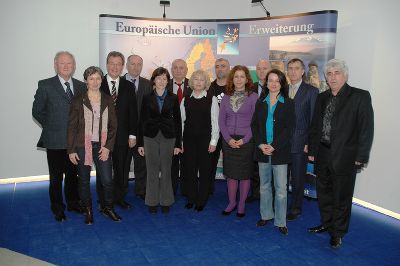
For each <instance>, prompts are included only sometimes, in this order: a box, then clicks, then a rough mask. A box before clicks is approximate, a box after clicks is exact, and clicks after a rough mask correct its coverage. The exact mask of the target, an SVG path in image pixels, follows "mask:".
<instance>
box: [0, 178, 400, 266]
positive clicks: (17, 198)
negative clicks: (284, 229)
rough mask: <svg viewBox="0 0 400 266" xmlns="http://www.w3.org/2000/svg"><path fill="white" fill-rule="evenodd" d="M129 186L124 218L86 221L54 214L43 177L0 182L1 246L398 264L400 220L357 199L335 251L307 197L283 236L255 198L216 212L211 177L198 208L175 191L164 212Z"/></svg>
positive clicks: (180, 258) (121, 259)
mask: <svg viewBox="0 0 400 266" xmlns="http://www.w3.org/2000/svg"><path fill="white" fill-rule="evenodd" d="M129 186H130V194H129V196H128V197H127V201H129V202H130V203H132V204H133V205H134V206H133V208H132V209H130V210H127V211H126V210H122V209H119V208H118V207H116V211H117V212H118V213H119V214H120V215H121V216H122V217H123V220H122V222H120V223H115V222H113V221H111V220H110V219H108V218H106V217H104V216H102V215H101V214H99V213H98V212H97V211H95V216H94V219H95V223H94V224H93V225H92V226H87V225H85V224H84V223H83V216H81V215H79V214H75V213H70V212H66V215H67V221H66V222H64V223H58V222H56V221H55V220H54V218H53V216H52V214H51V212H50V209H49V200H48V182H35V183H21V184H16V185H14V184H13V185H0V213H1V214H0V215H1V216H0V247H4V248H8V249H11V250H13V251H16V252H20V253H23V254H26V255H29V256H32V257H35V258H38V259H41V260H44V261H47V262H51V263H54V264H57V265H400V221H398V220H396V219H393V218H390V217H387V216H385V215H381V214H378V213H376V212H373V211H370V210H367V209H364V208H362V207H359V206H355V205H354V206H353V212H352V220H351V225H350V231H349V233H348V234H347V235H346V237H345V238H344V241H343V246H342V248H341V249H339V250H333V249H331V248H330V246H329V243H328V242H329V235H328V234H321V235H313V234H310V233H308V232H307V230H306V228H307V227H310V226H315V225H318V224H319V213H318V207H317V202H316V201H315V200H305V202H304V210H303V214H302V216H300V218H299V219H298V220H296V221H293V222H289V223H288V228H289V235H288V236H283V235H281V234H280V233H279V232H278V230H277V229H276V228H275V227H274V226H273V225H272V224H268V225H267V226H265V227H263V228H257V227H256V226H255V223H256V222H257V220H258V219H259V212H258V207H259V203H258V202H254V203H251V204H248V205H247V208H246V217H244V218H242V219H239V218H237V217H236V216H235V215H234V214H231V216H228V217H224V216H222V215H221V214H220V213H221V211H222V210H223V209H224V207H225V204H226V200H227V196H226V184H225V182H224V181H216V191H215V193H214V195H213V196H211V198H210V200H209V203H208V205H207V206H206V208H205V209H204V211H203V212H201V213H197V212H195V211H193V210H186V209H184V205H185V203H186V202H185V199H184V198H183V197H182V196H180V195H179V196H177V198H176V202H175V204H174V205H173V206H172V209H171V212H170V213H169V214H168V215H165V214H161V213H160V212H159V213H158V214H156V215H151V214H149V213H148V211H147V208H146V207H145V205H144V202H143V201H142V200H140V199H139V198H136V197H135V196H133V193H132V191H133V186H134V182H133V181H132V182H129ZM94 190H95V187H94V186H93V184H92V192H94ZM93 197H94V200H95V197H96V195H95V193H93Z"/></svg>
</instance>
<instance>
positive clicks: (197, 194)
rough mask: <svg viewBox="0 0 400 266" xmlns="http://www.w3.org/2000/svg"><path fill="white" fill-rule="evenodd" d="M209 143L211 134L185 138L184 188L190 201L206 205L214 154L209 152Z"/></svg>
mask: <svg viewBox="0 0 400 266" xmlns="http://www.w3.org/2000/svg"><path fill="white" fill-rule="evenodd" d="M209 143H210V137H209V136H205V137H196V138H185V139H184V140H183V149H184V153H183V161H184V164H185V173H184V178H183V190H184V191H185V193H186V196H187V198H188V202H190V203H195V204H196V205H197V206H205V205H206V203H207V199H208V195H209V193H210V182H211V180H212V177H211V176H210V172H211V171H210V170H211V158H212V154H210V153H209V152H208V146H209Z"/></svg>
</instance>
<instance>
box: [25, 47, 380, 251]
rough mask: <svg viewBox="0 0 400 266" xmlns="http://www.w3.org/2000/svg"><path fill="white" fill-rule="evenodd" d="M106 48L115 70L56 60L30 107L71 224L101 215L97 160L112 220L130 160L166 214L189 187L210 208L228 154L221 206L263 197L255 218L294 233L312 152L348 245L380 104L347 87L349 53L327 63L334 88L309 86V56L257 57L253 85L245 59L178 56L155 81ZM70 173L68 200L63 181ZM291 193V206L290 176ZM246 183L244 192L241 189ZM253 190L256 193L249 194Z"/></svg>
mask: <svg viewBox="0 0 400 266" xmlns="http://www.w3.org/2000/svg"><path fill="white" fill-rule="evenodd" d="M124 65H125V57H124V56H123V54H121V53H120V52H117V51H112V52H110V53H109V54H108V56H107V60H106V68H107V74H106V75H104V74H103V72H102V70H101V69H100V68H98V67H95V66H91V67H88V68H87V69H86V70H85V71H84V74H83V77H84V80H85V83H82V82H80V81H78V80H76V79H74V78H72V75H73V73H74V71H75V59H74V56H73V55H72V54H71V53H69V52H66V51H62V52H59V53H57V54H56V56H55V58H54V69H55V71H56V73H57V75H56V76H55V77H52V78H49V79H46V80H41V81H39V84H38V89H37V91H36V94H35V100H34V103H33V108H32V114H33V117H34V118H35V119H36V120H37V122H38V123H39V124H40V125H41V126H42V128H43V131H42V135H41V137H40V140H39V143H38V147H42V148H46V150H47V161H48V166H49V176H50V186H49V194H50V203H51V210H52V211H53V213H54V216H55V219H56V220H57V221H60V222H62V221H64V220H65V219H66V216H65V213H64V211H65V208H67V210H69V211H76V212H79V213H83V214H84V217H85V218H84V219H85V223H86V224H92V223H93V211H92V199H91V193H90V171H91V169H92V166H93V165H95V167H96V191H97V194H98V204H99V210H100V211H101V212H102V213H103V214H104V215H106V216H108V217H110V218H111V219H112V220H113V221H120V220H121V219H122V218H121V217H120V216H119V215H118V214H117V213H116V211H115V209H114V207H113V206H114V204H117V205H119V206H120V207H122V208H123V209H129V208H130V204H129V203H128V202H127V201H126V200H125V197H126V195H127V193H128V178H129V171H130V165H131V160H132V157H133V159H134V173H135V193H136V195H137V196H139V197H141V198H142V199H144V201H145V204H146V205H147V206H148V210H149V212H150V213H157V211H158V209H159V208H160V209H161V212H163V213H168V212H169V210H170V206H171V205H172V204H173V203H174V198H175V196H174V195H175V194H176V193H177V190H178V188H179V187H180V189H181V193H182V195H184V196H185V197H186V198H187V203H186V205H185V208H187V209H192V208H194V209H195V210H196V211H198V212H201V211H202V210H203V209H204V208H205V207H206V205H207V201H208V197H209V196H210V195H211V194H212V193H213V190H214V179H215V173H216V168H217V164H218V159H219V157H220V152H221V150H222V152H223V174H224V176H225V178H226V181H227V194H228V203H227V206H226V208H225V209H224V210H223V211H222V215H225V216H226V215H230V214H231V213H232V212H233V211H234V210H237V212H236V216H237V217H239V218H242V217H244V216H245V213H246V212H245V211H246V210H245V205H246V201H247V202H248V201H252V200H255V199H259V200H260V216H261V218H260V220H259V221H258V222H257V223H256V225H257V226H258V227H261V226H265V225H267V223H268V222H269V221H270V220H272V219H273V220H274V225H275V226H276V227H277V228H278V231H279V232H280V233H281V234H283V235H287V234H288V228H287V221H292V220H295V219H296V218H297V217H298V216H299V215H301V212H302V200H303V193H304V181H305V179H306V169H307V163H308V161H309V160H310V161H314V162H315V164H316V167H315V169H316V170H315V171H316V175H317V179H316V180H317V183H316V184H317V194H318V203H319V208H320V213H321V225H319V226H317V227H312V228H309V229H308V230H309V231H310V232H312V233H321V232H325V231H329V233H330V235H331V240H330V244H331V246H332V247H334V248H337V247H340V245H341V243H342V237H343V236H344V234H345V233H346V232H347V230H348V226H349V220H350V213H351V203H352V196H353V191H354V184H355V176H356V173H357V170H359V169H360V168H362V167H363V166H364V164H365V163H367V162H368V158H369V152H370V148H371V145H372V139H373V110H372V104H371V98H370V95H369V93H368V92H367V91H364V90H360V89H357V88H354V87H351V86H349V85H348V84H347V79H348V68H347V66H346V64H345V62H344V61H342V60H338V59H332V60H330V61H329V62H328V63H327V64H326V66H325V69H324V73H325V76H326V79H327V83H328V85H329V87H330V89H329V90H327V91H325V92H323V93H321V94H319V91H318V89H317V88H315V87H313V86H311V85H309V84H307V83H306V82H305V81H304V80H305V71H306V69H305V65H304V62H303V61H302V60H301V59H298V58H294V59H291V60H290V61H288V63H287V75H286V74H285V73H283V72H281V71H280V70H277V69H271V66H270V63H269V61H268V60H265V59H262V60H259V61H258V62H257V65H256V74H257V78H258V81H257V82H254V83H253V80H252V78H251V75H250V71H249V69H248V68H247V67H246V66H242V65H236V66H234V67H232V68H231V67H230V64H229V61H228V60H226V59H224V58H219V59H217V60H216V62H215V75H216V79H215V80H214V81H213V82H210V77H209V75H208V73H207V72H206V71H204V70H197V71H194V72H193V73H192V74H191V76H190V78H189V79H188V78H187V77H186V76H187V72H188V68H187V65H186V62H185V61H184V60H182V59H176V60H174V61H173V62H172V67H171V74H172V77H171V75H170V73H169V71H168V70H167V69H166V68H164V67H158V68H156V69H155V70H154V71H153V73H152V76H151V78H150V80H147V79H145V78H143V77H141V76H140V74H141V71H142V67H143V59H142V58H141V57H140V56H139V55H130V56H129V57H128V58H127V62H126V69H127V73H126V74H125V75H124V76H121V75H122V71H123V68H124ZM64 174H65V182H64V194H65V200H66V203H67V206H65V205H64V203H63V196H62V181H63V175H64ZM288 180H290V182H291V185H292V197H291V199H292V200H291V202H290V204H288V203H287V198H288V197H287V184H288ZM238 190H239V197H238V199H237V194H238ZM249 194H250V195H249Z"/></svg>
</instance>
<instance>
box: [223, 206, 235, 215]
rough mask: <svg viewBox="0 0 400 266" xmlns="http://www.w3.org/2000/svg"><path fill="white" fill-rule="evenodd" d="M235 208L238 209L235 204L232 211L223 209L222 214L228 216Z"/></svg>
mask: <svg viewBox="0 0 400 266" xmlns="http://www.w3.org/2000/svg"><path fill="white" fill-rule="evenodd" d="M234 210H236V206H235V207H234V208H233V209H232V210H230V211H225V210H223V211H222V215H224V216H227V215H229V214H231V213H232V212H233V211H234Z"/></svg>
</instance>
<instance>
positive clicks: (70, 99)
mask: <svg viewBox="0 0 400 266" xmlns="http://www.w3.org/2000/svg"><path fill="white" fill-rule="evenodd" d="M64 84H65V86H67V89H66V91H65V93H66V94H67V97H68V102H69V103H71V101H72V98H73V97H74V94H73V93H72V90H71V87H70V86H69V82H68V81H66V82H65V83H64Z"/></svg>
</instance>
